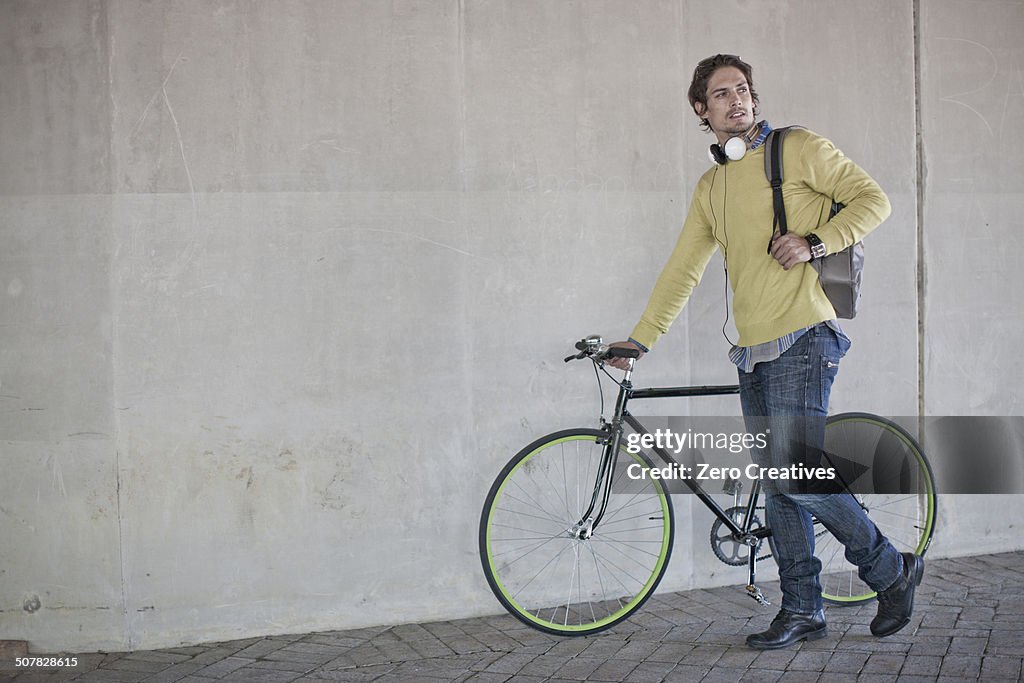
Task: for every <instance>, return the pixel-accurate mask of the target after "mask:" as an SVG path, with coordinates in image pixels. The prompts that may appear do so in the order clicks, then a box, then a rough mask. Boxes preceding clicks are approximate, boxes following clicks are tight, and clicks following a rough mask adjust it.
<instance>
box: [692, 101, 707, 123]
mask: <svg viewBox="0 0 1024 683" xmlns="http://www.w3.org/2000/svg"><path fill="white" fill-rule="evenodd" d="M693 113H694V114H696V115H697V117H698V118H701V119H702V118H704V115H705V114H707V113H708V108H707V107H705V106H704V103H703V102H701V101H700V100H697V101H696V102H694V103H693Z"/></svg>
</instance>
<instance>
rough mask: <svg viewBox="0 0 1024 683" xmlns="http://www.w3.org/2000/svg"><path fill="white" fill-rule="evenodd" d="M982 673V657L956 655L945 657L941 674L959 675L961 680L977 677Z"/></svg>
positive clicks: (940, 669) (940, 670)
mask: <svg viewBox="0 0 1024 683" xmlns="http://www.w3.org/2000/svg"><path fill="white" fill-rule="evenodd" d="M980 675H981V657H975V656H973V655H955V656H948V657H944V658H943V660H942V666H941V667H940V668H939V676H953V677H959V678H960V680H967V679H971V678H977V677H978V676H980Z"/></svg>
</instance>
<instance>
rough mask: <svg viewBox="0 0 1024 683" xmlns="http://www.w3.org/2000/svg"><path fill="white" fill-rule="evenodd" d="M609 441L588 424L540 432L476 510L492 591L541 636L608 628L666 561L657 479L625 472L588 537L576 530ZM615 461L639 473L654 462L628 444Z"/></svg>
mask: <svg viewBox="0 0 1024 683" xmlns="http://www.w3.org/2000/svg"><path fill="white" fill-rule="evenodd" d="M606 441H607V434H606V433H605V432H602V431H599V430H594V429H572V430H566V431H562V432H556V433H554V434H550V435H548V436H545V437H543V438H541V439H538V440H537V441H535V442H533V443H532V444H530V445H529V446H527V447H526V448H524V449H523V450H521V451H520V452H519V453H518V454H516V456H515V457H513V458H512V460H510V461H509V463H508V464H507V465H506V466H505V468H504V469H503V470H502V471H501V473H500V474H499V475H498V478H497V479H496V480H495V481H494V484H493V485H492V486H491V490H490V492H489V493H488V494H487V500H486V502H485V503H484V509H483V512H482V514H481V516H480V538H479V542H480V560H481V562H482V563H483V569H484V574H485V575H486V577H487V582H488V583H489V584H490V586H491V590H492V591H494V595H495V596H496V597H497V598H498V600H499V601H500V602H501V604H502V605H504V606H505V608H506V609H507V610H508V611H509V612H510V613H511V614H512V615H513V616H515V617H516V618H518V619H519V620H520V621H522V622H523V623H525V624H527V625H529V626H532V627H534V628H537V629H539V630H541V631H545V632H547V633H554V634H558V635H586V634H590V633H596V632H598V631H603V630H604V629H607V628H610V627H612V626H614V625H615V624H617V623H619V622H621V621H622V620H623V619H626V618H627V617H629V615H631V614H632V613H633V612H635V611H636V610H637V609H639V608H640V606H641V605H643V603H644V602H645V601H646V600H647V599H648V598H649V597H650V596H651V594H652V593H653V592H654V589H655V588H656V587H657V585H658V583H659V582H660V581H661V577H662V576H663V575H664V573H665V569H666V568H667V567H668V560H669V556H670V555H671V552H672V538H673V533H674V516H673V511H672V502H671V500H670V498H669V496H668V494H667V492H666V491H665V489H664V487H663V486H662V483H661V481H660V480H657V479H651V478H649V477H647V478H644V479H642V480H640V481H636V480H633V479H631V480H630V482H629V486H628V492H622V493H620V492H613V493H611V494H610V495H609V496H608V498H609V500H608V507H607V510H606V512H605V515H604V518H603V519H602V521H601V523H600V524H599V525H598V526H597V527H595V528H594V530H593V534H592V535H590V536H589V537H586V538H581V536H586V534H580V533H579V532H578V525H579V523H580V522H581V521H584V522H585V521H586V520H582V519H581V518H582V515H583V513H584V512H586V510H587V508H588V506H589V505H590V501H591V498H592V496H593V494H594V491H595V486H596V485H597V481H598V471H599V469H600V465H601V460H602V455H603V453H604V450H605V443H606ZM619 460H620V463H621V462H626V463H630V464H632V463H637V464H639V465H640V470H642V471H646V470H648V469H649V468H650V467H651V466H652V465H651V461H650V460H649V459H648V457H647V456H646V455H644V454H643V453H635V454H634V453H629V452H628V451H627V450H626V449H625V447H624V446H623V447H622V448H621V449H620V453H619ZM618 470H619V471H620V472H622V471H623V470H622V467H621V464H620V466H619V468H618ZM634 471H637V470H636V468H634ZM617 488H618V487H617Z"/></svg>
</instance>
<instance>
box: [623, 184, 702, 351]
mask: <svg viewBox="0 0 1024 683" xmlns="http://www.w3.org/2000/svg"><path fill="white" fill-rule="evenodd" d="M699 196H701V193H700V184H698V189H697V190H696V191H694V193H693V199H692V200H691V202H690V210H689V212H688V213H687V215H686V221H685V222H684V223H683V230H682V232H681V233H680V234H679V239H678V240H677V241H676V246H675V248H674V249H673V250H672V254H671V255H670V256H669V258H668V262H667V263H666V264H665V267H664V268H663V269H662V271H661V275H659V276H658V280H657V282H656V283H655V285H654V290H653V291H652V292H651V298H650V300H649V301H648V303H647V308H646V310H644V313H643V315H642V316H641V317H640V322H639V323H637V325H636V327H635V328H633V334H631V335H630V336H631V337H632V338H633V339H635V340H636V341H638V342H639V343H640V344H642V345H644V346H645V347H647V348H648V349H650V348H652V347H653V346H654V342H656V341H657V340H658V338H659V337H661V335H663V334H665V333H666V332H668V329H669V327H671V326H672V323H673V322H674V321H675V319H676V317H677V316H678V315H679V313H680V311H682V310H683V307H684V306H685V305H686V302H687V300H688V299H689V298H690V294H691V293H692V292H693V289H694V288H695V287H696V286H697V283H699V282H700V280H701V277H702V276H703V275H704V269H705V268H707V265H708V261H710V260H711V256H712V255H713V254H714V253H715V248H716V247H717V243H716V242H715V238H714V234H713V233H712V229H711V224H710V222H708V220H707V218H706V216H705V214H704V211H703V209H702V208H701V206H700V203H699V201H698V197H699Z"/></svg>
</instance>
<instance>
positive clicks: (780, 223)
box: [764, 126, 800, 252]
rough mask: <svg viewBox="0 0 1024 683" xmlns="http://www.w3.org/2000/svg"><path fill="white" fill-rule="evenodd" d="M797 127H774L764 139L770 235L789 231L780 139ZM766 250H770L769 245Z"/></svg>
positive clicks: (783, 138) (783, 233)
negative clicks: (770, 187)
mask: <svg viewBox="0 0 1024 683" xmlns="http://www.w3.org/2000/svg"><path fill="white" fill-rule="evenodd" d="M799 127H800V126H786V127H785V128H776V129H775V130H773V131H772V132H771V133H768V137H767V139H765V141H764V174H765V176H766V177H767V178H768V183H769V184H770V185H771V186H772V207H773V209H774V215H773V217H772V235H774V234H775V231H778V233H779V234H780V235H785V234H786V233H787V232H789V224H788V223H787V222H786V205H785V204H784V203H783V201H782V141H783V140H785V139H786V134H787V133H789V131H791V130H792V129H793V128H799ZM768 250H769V252H770V251H771V247H770V246H769V248H768Z"/></svg>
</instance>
